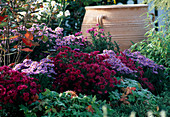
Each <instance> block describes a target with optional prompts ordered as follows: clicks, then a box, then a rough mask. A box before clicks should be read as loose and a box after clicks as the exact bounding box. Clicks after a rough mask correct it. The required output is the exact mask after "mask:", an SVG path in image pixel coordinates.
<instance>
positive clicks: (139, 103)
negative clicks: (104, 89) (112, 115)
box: [109, 78, 160, 117]
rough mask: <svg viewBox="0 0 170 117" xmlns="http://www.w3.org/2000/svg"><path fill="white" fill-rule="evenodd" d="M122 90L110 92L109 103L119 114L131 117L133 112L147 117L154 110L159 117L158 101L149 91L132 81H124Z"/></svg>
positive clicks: (140, 116)
mask: <svg viewBox="0 0 170 117" xmlns="http://www.w3.org/2000/svg"><path fill="white" fill-rule="evenodd" d="M119 87H120V89H119V90H115V91H112V92H110V96H109V98H110V99H109V102H110V105H111V108H114V109H115V110H116V111H117V112H116V113H121V114H120V115H118V117H121V115H122V114H126V115H129V114H130V113H131V112H132V111H134V112H136V115H137V116H139V117H144V116H146V113H147V112H148V111H149V110H152V112H153V114H154V115H155V116H159V113H158V110H157V108H158V99H160V98H159V97H156V96H155V95H153V94H152V93H151V92H150V91H148V90H147V89H143V88H142V86H141V85H140V83H139V82H137V81H136V80H132V79H127V78H125V79H123V81H122V82H121V85H119Z"/></svg>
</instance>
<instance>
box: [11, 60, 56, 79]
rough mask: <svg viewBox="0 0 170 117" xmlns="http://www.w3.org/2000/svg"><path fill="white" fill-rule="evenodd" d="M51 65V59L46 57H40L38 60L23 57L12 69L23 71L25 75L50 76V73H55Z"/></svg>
mask: <svg viewBox="0 0 170 117" xmlns="http://www.w3.org/2000/svg"><path fill="white" fill-rule="evenodd" d="M53 67H54V64H53V63H52V60H50V59H47V58H44V59H42V60H41V61H40V62H37V61H32V60H31V59H25V60H24V61H23V62H22V63H19V64H17V65H16V66H15V67H14V68H13V70H18V71H21V72H24V73H26V74H27V75H33V74H47V75H48V77H52V76H51V75H56V72H55V71H54V69H53Z"/></svg>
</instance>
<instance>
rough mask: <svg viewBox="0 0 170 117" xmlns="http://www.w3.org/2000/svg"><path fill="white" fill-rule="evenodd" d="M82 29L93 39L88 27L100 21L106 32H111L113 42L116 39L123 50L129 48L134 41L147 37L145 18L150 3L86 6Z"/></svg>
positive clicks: (85, 34)
mask: <svg viewBox="0 0 170 117" xmlns="http://www.w3.org/2000/svg"><path fill="white" fill-rule="evenodd" d="M85 9H86V14H85V16H84V20H83V24H82V27H81V30H82V32H83V35H84V36H87V37H88V40H90V41H91V38H90V35H89V34H88V33H86V31H87V29H89V28H92V27H95V26H96V24H97V23H99V24H100V25H101V26H102V27H103V28H104V32H105V33H107V32H110V33H111V35H112V42H114V41H116V42H117V43H118V44H119V45H120V48H121V50H124V49H128V48H129V47H130V46H131V45H132V43H131V41H132V42H134V43H136V42H139V41H141V40H143V39H145V38H146V37H144V34H145V33H146V31H147V30H146V29H145V26H146V25H145V24H146V23H145V20H146V19H147V15H146V12H147V11H148V5H144V4H135V5H105V6H88V7H85Z"/></svg>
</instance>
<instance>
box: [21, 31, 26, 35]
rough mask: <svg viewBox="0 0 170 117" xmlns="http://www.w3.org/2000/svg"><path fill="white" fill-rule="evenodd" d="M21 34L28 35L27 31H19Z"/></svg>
mask: <svg viewBox="0 0 170 117" xmlns="http://www.w3.org/2000/svg"><path fill="white" fill-rule="evenodd" d="M19 33H21V34H26V33H27V31H19Z"/></svg>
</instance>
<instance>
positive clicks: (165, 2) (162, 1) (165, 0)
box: [144, 0, 170, 10]
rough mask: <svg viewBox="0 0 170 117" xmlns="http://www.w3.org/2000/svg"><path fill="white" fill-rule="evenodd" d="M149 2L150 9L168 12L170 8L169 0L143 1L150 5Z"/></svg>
mask: <svg viewBox="0 0 170 117" xmlns="http://www.w3.org/2000/svg"><path fill="white" fill-rule="evenodd" d="M151 2H153V4H152V8H154V7H158V8H161V9H165V10H168V9H169V8H170V1H169V0H144V3H151Z"/></svg>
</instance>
